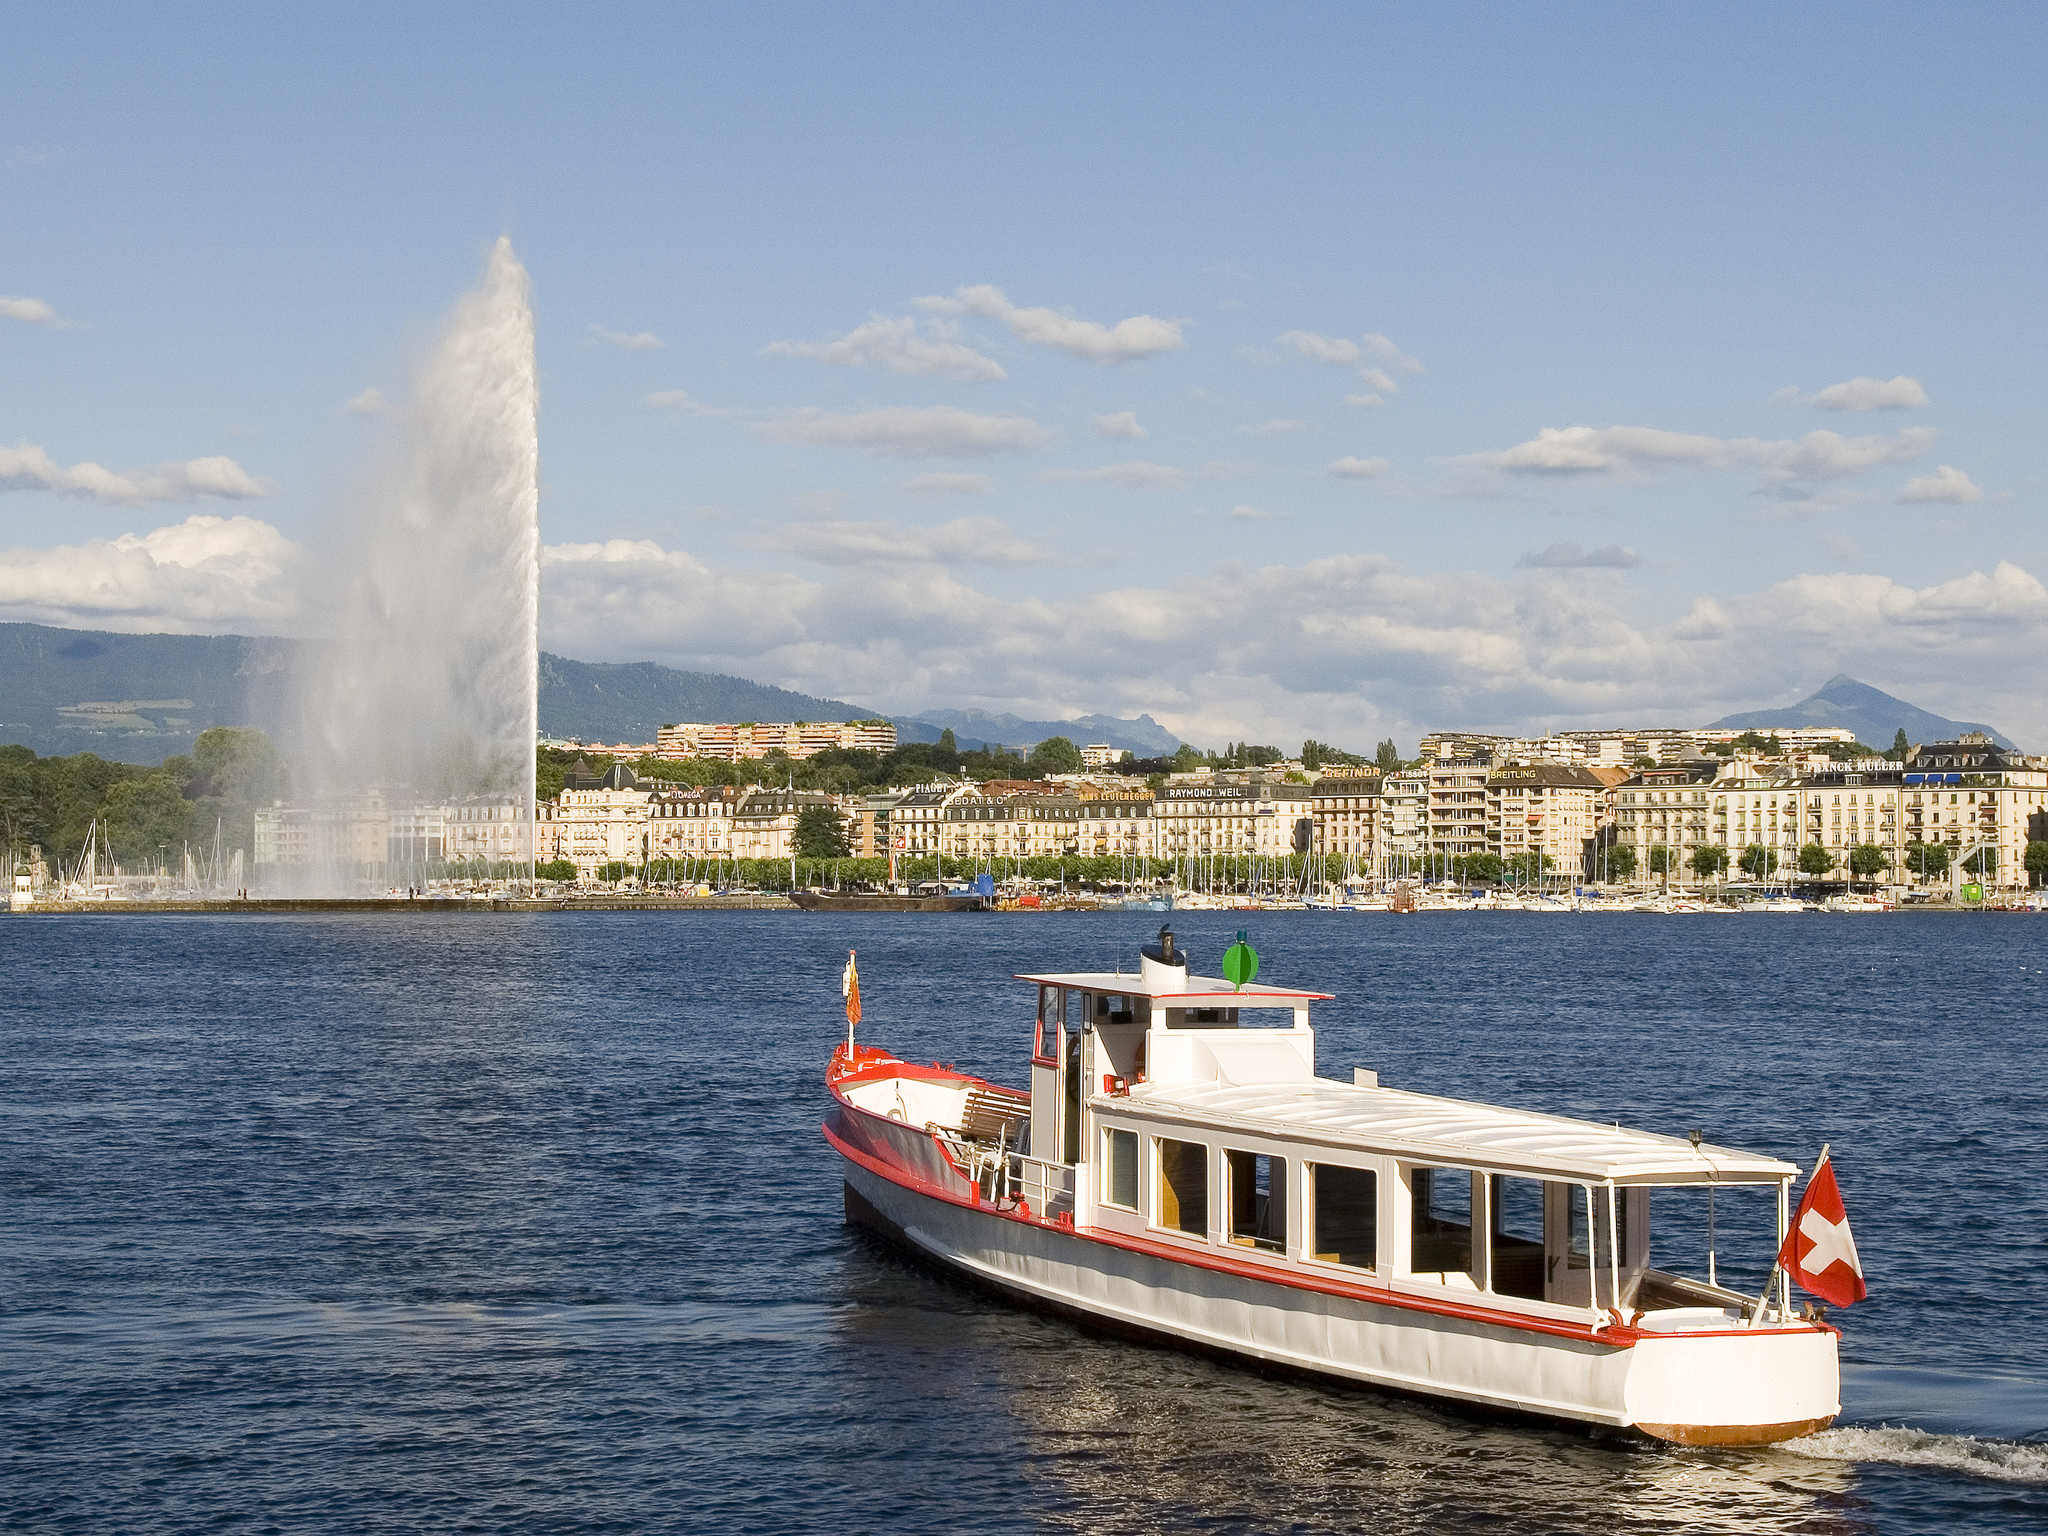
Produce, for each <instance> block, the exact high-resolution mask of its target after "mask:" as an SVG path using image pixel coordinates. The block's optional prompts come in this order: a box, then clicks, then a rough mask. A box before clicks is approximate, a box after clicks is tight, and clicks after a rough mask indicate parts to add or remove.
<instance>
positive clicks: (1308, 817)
mask: <svg viewBox="0 0 2048 1536" xmlns="http://www.w3.org/2000/svg"><path fill="white" fill-rule="evenodd" d="M1314 802H1315V797H1314V795H1313V794H1312V792H1311V791H1310V789H1309V787H1308V786H1307V785H1306V784H1287V783H1281V782H1276V781H1274V780H1270V779H1255V778H1252V777H1250V776H1246V777H1244V778H1242V779H1238V778H1235V777H1231V778H1228V779H1226V777H1225V776H1223V775H1220V774H1219V775H1217V776H1216V777H1215V778H1213V779H1211V780H1210V782H1208V783H1201V784H1196V783H1169V784H1168V785H1167V786H1166V787H1165V788H1164V789H1161V790H1160V791H1159V792H1158V794H1157V795H1156V796H1155V797H1154V798H1153V802H1152V821H1153V831H1154V837H1155V839H1156V843H1157V849H1158V854H1157V856H1158V857H1160V858H1165V859H1178V858H1190V857H1192V858H1202V857H1206V856H1209V855H1212V854H1214V855H1219V856H1226V857H1238V856H1242V855H1256V856H1259V857H1277V856H1279V855H1281V854H1286V853H1292V852H1294V851H1295V850H1296V846H1297V837H1298V838H1299V841H1300V844H1301V845H1303V846H1305V845H1306V843H1307V840H1308V837H1309V835H1310V833H1311V830H1312V829H1313V826H1314V815H1315V811H1314Z"/></svg>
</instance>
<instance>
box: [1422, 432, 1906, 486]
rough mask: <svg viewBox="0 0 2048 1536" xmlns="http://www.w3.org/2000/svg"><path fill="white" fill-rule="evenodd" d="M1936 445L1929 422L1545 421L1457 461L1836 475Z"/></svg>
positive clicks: (1532, 470) (1571, 471) (1568, 470)
mask: <svg viewBox="0 0 2048 1536" xmlns="http://www.w3.org/2000/svg"><path fill="white" fill-rule="evenodd" d="M1933 446H1934V430H1933V428H1931V427H1908V428H1907V429H1905V430H1904V431H1902V432H1899V433H1896V434H1894V435H1893V436H1890V437H1882V436H1879V437H1843V436H1842V435H1841V434H1839V433H1836V432H1825V431H1822V432H1809V433H1807V434H1806V435H1805V436H1804V437H1798V438H1787V439H1779V440H1773V439H1765V438H1756V437H1732V438H1722V437H1707V436H1703V435H1701V434H1699V433H1693V432H1667V431H1664V430H1663V429H1661V428H1658V427H1545V428H1544V429H1543V430H1542V431H1540V432H1538V433H1537V434H1536V436H1534V437H1533V438H1530V439H1529V440H1528V441H1527V442H1524V443H1517V444H1516V445H1515V446H1514V447H1512V448H1504V449H1501V450H1499V451H1497V452H1492V453H1475V454H1469V455H1466V456H1465V457H1464V458H1463V459H1461V460H1457V461H1454V462H1459V463H1464V464H1471V465H1476V466H1480V467H1483V468H1488V469H1497V470H1501V471H1504V472H1506V473H1508V474H1519V475H1560V476H1566V475H1584V476H1593V475H1620V474H1637V475H1646V474H1652V473H1655V472H1656V471H1659V470H1665V469H1674V468H1692V469H1714V470H1723V469H1748V470H1754V471H1757V472H1758V473H1759V474H1761V475H1762V476H1763V478H1764V479H1765V480H1766V481H1783V480H1836V479H1843V478H1846V477H1848V476H1851V475H1860V474H1862V473H1863V472H1864V471H1865V470H1869V469H1875V468H1877V467H1878V466H1879V465H1883V464H1899V463H1904V462H1906V461H1908V460H1911V459H1917V458H1919V457H1920V456H1921V455H1922V454H1924V453H1926V452H1927V450H1928V449H1929V448H1931V447H1933Z"/></svg>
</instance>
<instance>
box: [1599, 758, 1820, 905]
mask: <svg viewBox="0 0 2048 1536" xmlns="http://www.w3.org/2000/svg"><path fill="white" fill-rule="evenodd" d="M1715 773H1716V770H1715V769H1713V768H1712V767H1709V766H1706V765H1704V764H1690V763H1672V764H1664V765H1659V766H1658V767H1655V768H1645V769H1643V770H1642V771H1640V772H1639V773H1636V774H1633V775H1631V776H1630V777H1629V778H1627V779H1625V780H1623V781H1622V783H1621V785H1620V786H1619V787H1618V788H1617V789H1616V790H1615V791H1614V801H1615V805H1614V827H1615V838H1614V841H1615V842H1617V843H1620V844H1624V845H1626V846H1627V847H1628V848H1629V850H1630V851H1631V852H1632V853H1633V854H1634V855H1635V873H1634V875H1633V876H1631V879H1632V880H1633V882H1634V883H1635V884H1637V885H1648V884H1651V883H1653V882H1654V883H1656V884H1659V885H1683V884H1685V883H1687V882H1688V881H1692V880H1695V879H1697V878H1698V877H1697V876H1696V875H1694V874H1693V872H1692V856H1693V853H1694V851H1695V850H1697V849H1699V848H1700V847H1702V846H1705V845H1708V844H1713V845H1715V846H1726V842H1725V837H1726V834H1725V833H1724V831H1723V828H1724V827H1725V826H1726V825H1727V821H1728V811H1729V808H1730V807H1731V806H1732V807H1734V808H1735V809H1736V812H1737V815H1738V816H1739V817H1740V818H1741V820H1742V824H1743V825H1744V826H1747V825H1748V824H1749V818H1750V816H1751V814H1752V803H1753V805H1754V813H1755V814H1756V815H1757V816H1759V817H1761V816H1762V815H1763V814H1765V810H1766V808H1767V807H1768V811H1769V814H1770V816H1771V817H1772V818H1773V820H1772V833H1771V835H1772V836H1773V837H1774V838H1775V837H1777V835H1778V833H1777V830H1776V821H1775V817H1776V814H1777V806H1778V803H1779V801H1780V800H1784V799H1786V797H1787V796H1788V795H1793V785H1792V780H1791V779H1790V777H1789V776H1775V777H1774V776H1770V775H1764V776H1759V777H1756V778H1753V779H1752V778H1741V779H1739V780H1738V779H1727V780H1723V781H1721V782H1719V783H1717V782H1716V778H1715ZM1736 783H1740V784H1742V785H1744V786H1745V788H1744V789H1743V790H1742V792H1741V793H1740V794H1739V795H1737V797H1736V799H1735V800H1734V801H1732V802H1731V801H1729V800H1727V798H1726V797H1725V796H1724V795H1723V793H1722V791H1723V789H1724V787H1726V786H1728V785H1733V784H1736ZM1795 798H1796V796H1795ZM1786 803H1787V804H1788V806H1789V805H1790V804H1791V801H1790V800H1787V801H1786ZM1759 841H1761V839H1759ZM1772 846H1776V845H1775V844H1773V845H1772ZM1656 848H1666V849H1669V850H1670V852H1669V855H1668V857H1667V859H1666V862H1667V863H1668V865H1669V868H1668V870H1666V871H1665V872H1664V873H1661V874H1660V873H1657V872H1654V871H1653V870H1652V869H1651V868H1650V866H1651V864H1652V863H1653V862H1654V860H1653V859H1652V856H1651V855H1652V850H1654V849H1656ZM1739 852H1740V847H1738V848H1737V853H1738V854H1739ZM1729 862H1730V866H1731V867H1732V866H1733V863H1734V856H1733V855H1731V857H1730V861H1729ZM1596 873H1598V870H1597V867H1596Z"/></svg>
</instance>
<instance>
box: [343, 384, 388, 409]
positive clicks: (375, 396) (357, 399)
mask: <svg viewBox="0 0 2048 1536" xmlns="http://www.w3.org/2000/svg"><path fill="white" fill-rule="evenodd" d="M389 409H390V407H389V405H388V404H386V402H385V399H384V391H382V390H381V389H379V388H377V386H376V385H374V384H372V385H371V386H370V387H369V388H368V389H366V390H364V391H363V392H362V393H361V394H359V395H356V396H354V397H353V398H351V399H350V400H349V402H348V403H347V404H346V405H344V406H343V407H342V408H341V410H342V414H343V415H345V416H382V415H383V414H384V412H385V411H387V410H389Z"/></svg>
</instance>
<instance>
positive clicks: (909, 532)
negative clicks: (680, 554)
mask: <svg viewBox="0 0 2048 1536" xmlns="http://www.w3.org/2000/svg"><path fill="white" fill-rule="evenodd" d="M760 543H761V547H762V548H764V549H775V550H781V551H783V552H784V553H786V554H791V555H795V556H796V557H797V558H798V559H801V560H809V561H812V562H813V563H815V564H819V565H946V566H967V565H1043V564H1045V563H1046V562H1047V561H1049V560H1050V559H1051V558H1052V553H1051V551H1049V550H1047V549H1045V548H1044V547H1043V546H1041V545H1037V544H1033V543H1032V542H1030V541H1029V540H1028V539H1023V538H1019V537H1018V536H1017V535H1016V534H1015V533H1013V532H1012V531H1011V530H1010V528H1009V526H1008V525H1007V524H1005V523H1004V522H1003V521H1002V520H1001V519H1000V518H994V517H958V518H955V519H953V521H951V522H949V523H941V524H939V525H938V526H937V527H936V528H920V527H916V526H914V525H911V524H906V523H860V522H845V521H839V520H824V521H818V522H805V523H791V524H789V525H787V526H786V527H783V528H779V529H777V530H776V531H775V532H774V533H773V534H770V535H768V536H767V537H765V538H764V539H762V540H761V541H760Z"/></svg>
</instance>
